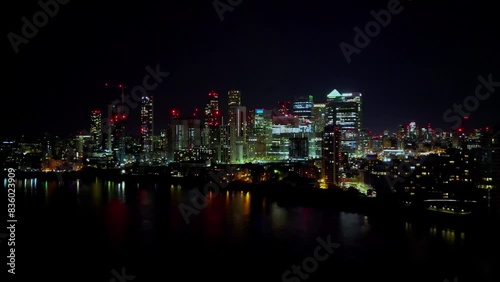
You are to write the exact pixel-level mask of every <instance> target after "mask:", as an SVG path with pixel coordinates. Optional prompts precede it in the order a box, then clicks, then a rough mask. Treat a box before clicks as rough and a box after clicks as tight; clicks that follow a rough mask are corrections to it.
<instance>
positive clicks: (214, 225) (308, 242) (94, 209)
mask: <svg viewBox="0 0 500 282" xmlns="http://www.w3.org/2000/svg"><path fill="white" fill-rule="evenodd" d="M6 184H7V182H6V180H4V185H5V186H6ZM17 185H18V187H17V188H18V189H19V190H17V191H19V192H20V193H23V192H24V193H23V195H24V196H25V197H33V198H34V197H41V199H40V200H42V201H41V203H45V205H46V206H51V205H52V204H53V201H57V200H58V201H61V200H66V198H64V197H63V198H62V199H61V198H57V197H54V195H55V194H56V193H58V192H60V191H64V190H66V191H67V192H68V193H69V194H70V195H72V196H75V198H76V199H77V202H78V208H81V209H82V214H90V215H91V218H92V219H93V220H95V221H96V222H97V223H99V224H102V226H103V227H102V228H103V230H99V231H95V232H96V233H97V234H100V233H99V232H105V234H100V235H105V237H106V238H107V239H106V240H107V242H108V243H109V246H110V248H112V249H113V250H117V251H119V250H124V249H126V248H127V247H128V245H127V244H131V243H130V242H133V243H134V244H137V245H138V246H137V247H138V248H139V249H145V250H153V249H154V248H155V244H157V243H158V240H161V239H159V238H162V237H165V236H167V237H168V238H170V239H171V241H172V242H177V241H176V240H177V239H178V238H182V237H186V236H190V237H194V238H196V239H197V240H201V241H203V240H204V241H205V242H206V245H207V246H209V247H207V248H209V249H210V248H213V249H214V250H215V249H216V248H217V247H218V246H219V245H218V244H227V245H231V246H238V245H244V244H246V243H248V242H251V241H252V240H268V241H270V242H273V244H275V245H278V248H283V249H290V247H289V246H291V245H293V246H294V247H293V249H290V250H289V252H290V253H294V254H295V253H297V254H300V253H307V252H309V251H310V250H311V249H312V248H313V247H314V246H312V245H314V244H315V243H316V238H317V237H318V236H322V237H323V238H324V237H325V236H326V235H328V234H332V238H333V241H335V242H339V243H341V244H342V246H343V248H345V250H346V251H345V252H346V254H347V255H346V258H348V259H351V258H352V259H354V258H355V257H357V256H362V255H361V253H362V252H368V251H367V250H369V251H370V252H384V251H386V246H387V244H391V243H392V241H394V240H396V241H398V240H400V241H402V242H404V244H405V245H406V246H407V249H408V253H409V255H408V257H409V259H410V260H411V261H413V262H418V263H423V262H425V261H426V260H428V259H429V257H432V256H435V254H436V253H435V251H433V249H434V248H435V246H436V244H439V245H440V246H442V248H443V249H444V250H445V251H446V252H448V251H449V252H451V253H456V252H458V250H461V249H462V248H463V247H464V246H465V245H466V242H467V239H468V238H469V236H468V235H467V234H466V233H467V231H464V230H456V229H452V228H446V227H442V226H424V227H422V226H417V225H415V224H414V223H411V222H406V223H403V225H402V226H400V227H395V228H393V230H392V229H391V230H389V231H387V230H383V229H381V228H380V226H377V223H376V221H374V220H373V218H372V217H370V216H365V215H361V214H355V213H348V212H338V211H331V210H325V209H319V208H312V207H286V206H282V205H280V204H278V203H277V202H275V201H270V200H269V199H267V198H266V197H263V196H258V195H256V194H253V193H252V192H229V191H221V192H220V194H216V193H215V192H209V194H208V195H207V196H208V197H207V198H208V203H207V205H206V207H204V208H202V209H201V210H199V213H198V214H193V215H191V217H190V223H189V224H186V222H185V221H184V218H183V217H182V214H181V213H180V211H179V205H180V204H181V203H185V204H188V205H191V206H192V201H191V198H192V197H191V196H190V195H191V194H190V190H189V189H183V188H182V187H181V185H179V184H168V185H166V186H165V185H161V184H158V183H153V184H143V183H135V182H125V181H108V180H105V181H103V180H102V179H100V178H95V179H92V180H90V181H89V180H83V179H77V180H74V181H73V182H69V183H66V184H65V186H60V185H59V183H58V182H57V181H45V180H44V181H37V179H29V180H26V181H24V180H23V181H17ZM37 191H39V192H38V193H36V192H37ZM71 193H73V194H71ZM92 216H93V217H92ZM99 226H101V225H99ZM381 230H383V231H381ZM398 232H399V233H398ZM401 234H402V235H401ZM133 236H137V237H136V238H135V237H134V238H135V239H131V237H133ZM257 237H258V238H259V239H255V238H257ZM172 238H173V239H172ZM262 238H263V239H262ZM436 242H438V243H436ZM396 243H397V242H396ZM396 243H394V244H396ZM165 244H167V243H165ZM172 244H174V243H172ZM395 248H396V247H395ZM443 256H444V255H443ZM450 257H451V255H450Z"/></svg>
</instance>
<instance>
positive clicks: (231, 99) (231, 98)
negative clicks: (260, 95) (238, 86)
mask: <svg viewBox="0 0 500 282" xmlns="http://www.w3.org/2000/svg"><path fill="white" fill-rule="evenodd" d="M227 98H228V99H227V101H228V102H227V105H228V106H229V107H231V106H241V93H240V91H239V90H229V91H228V92H227Z"/></svg>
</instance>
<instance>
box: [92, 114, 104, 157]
mask: <svg viewBox="0 0 500 282" xmlns="http://www.w3.org/2000/svg"><path fill="white" fill-rule="evenodd" d="M101 119H102V114H101V111H100V110H93V111H92V112H91V114H90V135H91V136H92V141H93V143H94V148H95V149H96V150H99V149H101V147H102V130H101V128H102V120H101Z"/></svg>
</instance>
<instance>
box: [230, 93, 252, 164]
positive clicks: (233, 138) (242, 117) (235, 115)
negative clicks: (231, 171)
mask: <svg viewBox="0 0 500 282" xmlns="http://www.w3.org/2000/svg"><path fill="white" fill-rule="evenodd" d="M228 108H229V123H228V124H229V127H230V144H231V163H243V162H244V159H245V150H246V147H245V145H246V134H247V109H246V107H244V106H242V105H241V93H240V91H239V90H230V91H228Z"/></svg>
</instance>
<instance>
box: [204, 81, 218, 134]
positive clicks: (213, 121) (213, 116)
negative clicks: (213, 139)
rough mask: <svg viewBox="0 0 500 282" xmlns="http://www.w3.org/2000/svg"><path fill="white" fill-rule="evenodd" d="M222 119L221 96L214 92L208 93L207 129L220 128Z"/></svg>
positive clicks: (206, 109) (206, 107)
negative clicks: (220, 109)
mask: <svg viewBox="0 0 500 282" xmlns="http://www.w3.org/2000/svg"><path fill="white" fill-rule="evenodd" d="M220 118H221V114H220V111H219V94H218V93H217V92H215V91H213V90H212V91H210V92H209V93H208V103H207V105H206V106H205V127H207V128H208V127H217V126H219V125H220V122H221V120H220Z"/></svg>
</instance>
